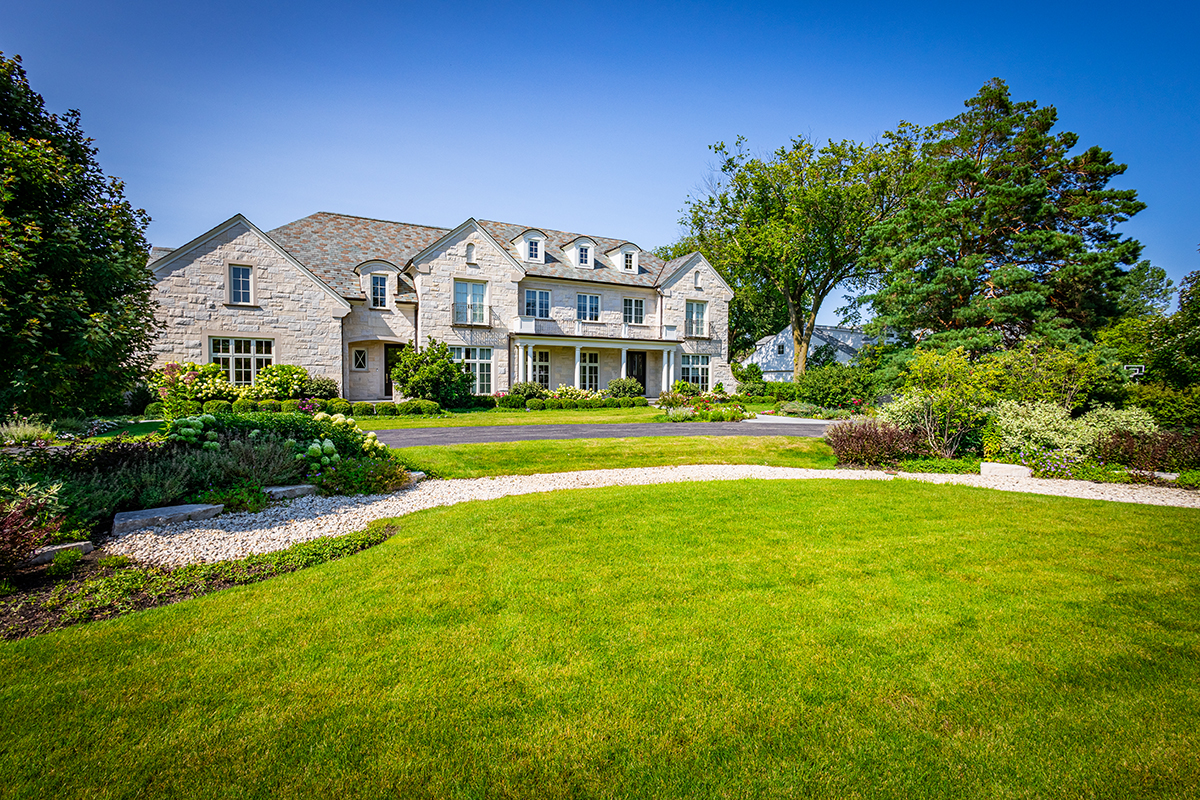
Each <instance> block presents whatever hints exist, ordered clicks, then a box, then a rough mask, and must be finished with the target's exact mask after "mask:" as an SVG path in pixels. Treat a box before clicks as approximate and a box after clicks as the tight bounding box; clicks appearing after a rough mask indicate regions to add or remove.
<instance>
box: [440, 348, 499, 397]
mask: <svg viewBox="0 0 1200 800" xmlns="http://www.w3.org/2000/svg"><path fill="white" fill-rule="evenodd" d="M485 352H486V353H487V356H486V357H482V354H483V353H485ZM450 357H451V358H452V359H453V360H454V362H455V363H456V364H462V365H463V366H464V367H466V369H467V371H468V372H470V373H471V374H472V375H474V376H475V384H474V386H473V387H472V393H473V394H481V395H482V394H491V393H492V376H493V375H495V372H496V371H495V370H494V369H493V368H492V360H493V359H494V358H495V351H494V349H493V348H491V347H459V346H457V345H455V346H452V347H451V348H450Z"/></svg>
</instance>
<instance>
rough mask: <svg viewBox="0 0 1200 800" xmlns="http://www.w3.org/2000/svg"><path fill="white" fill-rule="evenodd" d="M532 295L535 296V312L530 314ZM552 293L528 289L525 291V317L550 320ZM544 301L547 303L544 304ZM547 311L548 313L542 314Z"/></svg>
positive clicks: (544, 290)
mask: <svg viewBox="0 0 1200 800" xmlns="http://www.w3.org/2000/svg"><path fill="white" fill-rule="evenodd" d="M530 295H533V311H534V313H532V314H530V313H529V307H530ZM550 300H551V297H550V292H549V291H548V290H546V289H526V290H525V316H527V317H536V318H538V319H550ZM543 301H545V302H544V303H543ZM542 311H545V312H546V313H544V314H543V313H541V312H542Z"/></svg>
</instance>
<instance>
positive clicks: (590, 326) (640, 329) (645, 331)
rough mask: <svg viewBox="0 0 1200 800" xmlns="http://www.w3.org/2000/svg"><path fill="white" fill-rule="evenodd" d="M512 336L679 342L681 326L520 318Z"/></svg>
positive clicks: (514, 325) (518, 317) (515, 318)
mask: <svg viewBox="0 0 1200 800" xmlns="http://www.w3.org/2000/svg"><path fill="white" fill-rule="evenodd" d="M512 332H513V333H518V334H520V333H532V334H539V335H542V336H585V337H587V338H589V339H644V340H646V341H667V342H674V341H679V326H678V325H653V324H652V325H633V324H630V323H628V322H590V321H587V320H581V319H578V320H577V319H569V320H563V319H552V318H551V319H547V318H545V317H528V316H521V315H518V316H516V317H514V318H513V320H512ZM704 338H707V337H704Z"/></svg>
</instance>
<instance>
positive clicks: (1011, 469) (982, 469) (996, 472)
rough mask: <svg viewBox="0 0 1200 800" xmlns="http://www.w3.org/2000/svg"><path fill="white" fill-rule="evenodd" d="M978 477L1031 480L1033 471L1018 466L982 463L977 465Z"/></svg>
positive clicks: (990, 462) (989, 462)
mask: <svg viewBox="0 0 1200 800" xmlns="http://www.w3.org/2000/svg"><path fill="white" fill-rule="evenodd" d="M979 474H980V475H990V476H992V477H994V478H1032V477H1033V470H1032V469H1030V468H1029V467H1022V466H1021V465H1020V464H997V463H996V462H994V461H984V462H983V463H982V464H980V465H979Z"/></svg>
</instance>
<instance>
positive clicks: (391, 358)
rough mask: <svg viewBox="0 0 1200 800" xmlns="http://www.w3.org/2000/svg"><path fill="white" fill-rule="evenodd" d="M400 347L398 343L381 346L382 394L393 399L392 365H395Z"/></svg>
mask: <svg viewBox="0 0 1200 800" xmlns="http://www.w3.org/2000/svg"><path fill="white" fill-rule="evenodd" d="M400 348H401V345H398V344H385V345H384V346H383V396H384V397H391V398H392V399H395V395H394V394H393V393H392V367H394V366H396V362H397V361H398V360H399V359H400Z"/></svg>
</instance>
